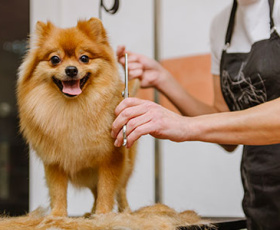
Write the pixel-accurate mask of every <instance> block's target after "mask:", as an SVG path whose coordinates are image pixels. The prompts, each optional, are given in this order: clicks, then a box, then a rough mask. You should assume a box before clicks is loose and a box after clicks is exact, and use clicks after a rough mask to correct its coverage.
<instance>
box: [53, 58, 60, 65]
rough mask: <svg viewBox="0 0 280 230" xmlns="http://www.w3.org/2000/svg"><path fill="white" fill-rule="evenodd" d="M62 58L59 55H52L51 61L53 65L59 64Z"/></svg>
mask: <svg viewBox="0 0 280 230" xmlns="http://www.w3.org/2000/svg"><path fill="white" fill-rule="evenodd" d="M60 61H61V60H60V58H59V57H58V56H52V57H51V63H52V64H53V65H57V64H59V63H60Z"/></svg>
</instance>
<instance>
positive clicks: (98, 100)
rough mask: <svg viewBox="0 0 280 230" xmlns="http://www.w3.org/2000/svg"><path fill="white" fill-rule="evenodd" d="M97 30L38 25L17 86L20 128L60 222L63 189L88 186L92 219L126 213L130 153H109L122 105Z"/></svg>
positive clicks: (83, 24) (111, 61) (83, 25)
mask: <svg viewBox="0 0 280 230" xmlns="http://www.w3.org/2000/svg"><path fill="white" fill-rule="evenodd" d="M123 88H124V86H123V82H122V81H121V79H120V78H119V74H118V68H117V64H116V61H115V58H114V53H113V50H112V49H111V47H110V45H109V43H108V39H107V36H106V32H105V30H104V28H103V26H102V23H101V22H100V21H99V20H98V19H96V18H91V19H90V20H88V21H79V22H78V24H77V26H76V27H73V28H68V29H61V28H57V27H55V26H54V25H53V24H52V23H50V22H48V23H46V24H45V23H43V22H38V23H37V26H36V33H35V35H34V37H31V45H30V50H29V52H28V54H27V56H26V57H25V59H24V61H23V63H22V65H21V66H20V71H19V79H18V85H17V90H18V91H17V92H18V95H17V96H18V105H19V115H20V128H21V131H22V132H23V135H24V137H25V138H26V139H27V141H28V143H30V144H31V146H32V148H33V149H34V150H35V151H36V153H37V155H38V156H39V157H40V158H41V159H42V161H43V163H44V168H45V175H46V180H47V185H48V188H49V194H50V200H51V209H52V211H51V215H54V216H65V215H67V196H66V195H67V184H68V181H71V183H73V184H74V185H75V186H77V187H88V188H89V189H90V190H91V191H92V193H93V195H94V198H95V202H94V205H93V208H92V212H93V213H94V212H95V213H97V214H99V213H107V212H110V211H111V210H112V208H113V206H114V201H115V198H116V199H117V202H118V208H119V211H124V210H129V207H128V203H127V199H126V185H127V181H128V178H129V176H130V175H131V172H132V170H133V164H134V157H135V146H134V147H133V148H131V149H129V150H128V149H126V148H125V147H122V148H115V147H114V144H113V143H114V140H113V139H112V138H111V136H110V132H111V124H112V122H113V120H114V116H115V115H114V110H115V107H116V106H117V105H118V103H119V102H120V101H121V100H122V96H121V92H122V90H123Z"/></svg>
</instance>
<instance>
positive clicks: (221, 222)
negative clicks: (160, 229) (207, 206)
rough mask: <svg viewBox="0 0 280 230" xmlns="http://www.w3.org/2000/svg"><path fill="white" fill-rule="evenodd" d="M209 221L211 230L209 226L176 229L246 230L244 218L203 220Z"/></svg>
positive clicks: (211, 218)
mask: <svg viewBox="0 0 280 230" xmlns="http://www.w3.org/2000/svg"><path fill="white" fill-rule="evenodd" d="M205 219H208V220H210V222H211V224H212V225H213V228H209V226H199V227H198V226H187V227H185V226H181V227H179V228H177V229H178V230H239V229H246V219H245V218H233V217H229V218H226V217H223V218H219V217H214V218H213V217H209V218H205Z"/></svg>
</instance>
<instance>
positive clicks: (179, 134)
mask: <svg viewBox="0 0 280 230" xmlns="http://www.w3.org/2000/svg"><path fill="white" fill-rule="evenodd" d="M115 113H116V115H117V118H116V119H115V121H114V122H113V125H112V133H111V135H112V137H113V138H116V141H115V146H117V147H120V146H121V145H122V143H123V134H122V127H123V125H125V124H127V129H126V135H127V147H128V148H129V147H131V146H132V144H133V143H134V142H135V141H136V140H137V139H139V138H140V137H141V136H143V135H146V134H150V135H152V136H154V137H156V138H160V139H169V140H172V141H176V142H181V141H186V140H190V134H191V131H190V126H191V123H190V122H189V119H190V118H188V117H183V116H181V115H178V114H176V113H173V112H172V111H170V110H167V109H166V108H164V107H162V106H160V105H158V104H156V103H154V102H152V101H147V100H141V99H138V98H127V99H125V100H123V101H122V102H121V103H120V104H119V105H118V106H117V108H116V110H115Z"/></svg>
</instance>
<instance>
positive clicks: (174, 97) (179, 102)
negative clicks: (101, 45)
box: [156, 71, 218, 116]
mask: <svg viewBox="0 0 280 230" xmlns="http://www.w3.org/2000/svg"><path fill="white" fill-rule="evenodd" d="M156 88H157V89H158V90H159V91H160V92H161V93H163V94H164V95H165V96H166V97H167V98H168V99H169V100H170V101H171V102H172V103H173V104H174V105H175V106H176V108H177V109H178V110H179V111H180V113H181V114H182V115H185V116H198V115H202V114H209V113H215V112H218V111H217V110H216V109H215V108H214V107H213V106H210V105H207V104H205V103H203V102H201V101H199V100H198V99H196V98H194V97H193V96H191V95H190V94H188V92H186V90H185V89H184V88H183V87H182V86H181V85H180V84H179V83H178V82H177V81H176V79H174V78H173V77H172V75H171V74H170V73H169V72H167V71H166V72H164V73H163V77H162V80H161V82H159V83H158V86H157V87H156Z"/></svg>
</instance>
